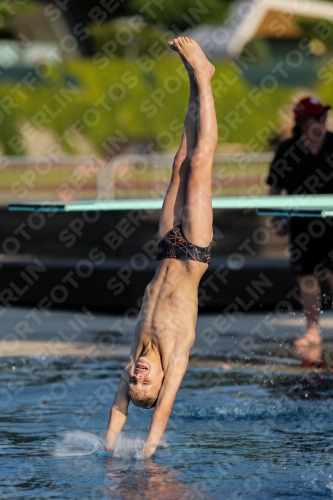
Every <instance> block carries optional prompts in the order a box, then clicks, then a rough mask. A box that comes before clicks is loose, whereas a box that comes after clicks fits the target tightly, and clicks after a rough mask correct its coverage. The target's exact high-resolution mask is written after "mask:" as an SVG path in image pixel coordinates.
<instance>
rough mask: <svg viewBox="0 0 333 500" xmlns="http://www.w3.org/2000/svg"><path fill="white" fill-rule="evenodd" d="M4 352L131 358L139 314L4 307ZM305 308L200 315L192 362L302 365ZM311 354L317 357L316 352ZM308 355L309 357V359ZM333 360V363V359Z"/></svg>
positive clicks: (325, 321)
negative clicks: (299, 342)
mask: <svg viewBox="0 0 333 500" xmlns="http://www.w3.org/2000/svg"><path fill="white" fill-rule="evenodd" d="M2 312H3V314H2V317H1V322H0V356H1V357H15V356H37V357H43V358H44V357H48V356H52V357H54V356H66V357H70V356H73V357H86V358H92V359H95V358H104V359H105V358H106V359H126V358H127V357H128V354H129V350H130V344H131V340H132V335H133V330H134V325H135V318H133V317H132V316H131V317H128V316H122V315H108V314H105V313H96V312H91V311H88V310H87V309H85V310H81V311H69V310H50V311H47V314H45V312H42V311H40V310H37V309H35V308H33V309H30V308H21V307H11V308H9V309H6V310H2ZM302 317H303V316H302V314H301V312H297V313H292V314H291V315H288V314H287V315H284V316H281V315H280V317H277V316H276V315H274V314H273V313H267V312H265V313H263V314H259V313H244V314H234V315H232V316H223V315H219V314H214V315H203V314H202V315H199V318H198V323H197V335H196V341H195V344H194V346H193V348H192V351H191V362H192V363H200V362H203V363H207V362H209V363H220V362H221V361H222V362H224V363H225V364H226V367H227V366H228V364H230V365H231V366H232V365H233V364H234V363H235V362H237V363H238V364H239V363H243V362H245V363H246V362H249V361H251V362H252V363H259V364H260V363H266V364H267V361H268V360H269V361H270V362H272V363H281V364H283V363H287V364H289V365H293V364H294V365H299V364H300V361H299V355H298V354H297V353H296V351H295V348H294V347H293V340H294V339H295V338H297V337H299V336H301V334H302V332H303V331H304V320H302ZM321 326H322V334H323V338H324V344H323V346H324V353H325V356H326V359H327V356H328V355H329V357H330V358H332V351H333V312H332V311H328V312H324V313H323V315H322V318H321ZM310 357H311V356H310ZM306 359H308V358H306ZM332 364H333V362H332Z"/></svg>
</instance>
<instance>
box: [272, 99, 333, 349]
mask: <svg viewBox="0 0 333 500" xmlns="http://www.w3.org/2000/svg"><path fill="white" fill-rule="evenodd" d="M329 109H330V106H324V105H323V104H322V103H321V102H320V101H318V100H317V99H315V98H314V97H307V98H305V99H302V100H301V101H299V102H298V103H297V104H296V106H295V107H294V108H293V112H294V117H295V127H294V129H293V137H292V138H290V139H287V140H285V141H282V142H281V143H280V144H279V146H278V149H277V152H276V154H275V157H274V159H273V162H272V164H271V167H270V172H269V175H268V178H267V184H269V185H270V192H269V194H270V195H278V194H280V193H281V191H282V190H285V191H287V193H288V194H299V195H302V194H313V195H316V194H331V193H332V194H333V133H331V132H328V131H327V129H326V118H327V112H328V110H329ZM287 231H288V229H287V228H286V225H283V224H281V223H279V222H277V224H276V226H275V233H276V234H278V235H280V236H283V235H285V234H286V233H287ZM290 254H291V268H292V271H293V272H294V274H295V275H296V277H297V282H298V285H299V288H300V293H301V298H302V301H303V307H304V311H305V316H306V321H307V330H306V332H305V333H304V335H303V336H302V337H301V338H300V339H297V340H295V345H297V346H307V345H310V344H320V343H321V342H322V338H321V335H320V329H319V318H320V312H321V291H320V279H323V278H324V279H327V280H328V281H329V284H330V286H331V289H332V292H333V274H332V273H333V220H332V219H320V218H307V217H305V218H301V217H292V218H291V221H290Z"/></svg>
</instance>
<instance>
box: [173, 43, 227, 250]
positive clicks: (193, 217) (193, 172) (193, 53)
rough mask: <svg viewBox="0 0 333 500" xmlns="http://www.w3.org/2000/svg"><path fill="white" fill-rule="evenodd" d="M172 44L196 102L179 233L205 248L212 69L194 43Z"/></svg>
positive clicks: (209, 219)
mask: <svg viewBox="0 0 333 500" xmlns="http://www.w3.org/2000/svg"><path fill="white" fill-rule="evenodd" d="M173 43H174V44H175V46H176V47H177V51H178V52H179V53H180V54H181V56H182V57H183V58H185V59H186V61H187V62H188V64H189V65H190V66H191V68H192V70H193V73H194V78H195V81H196V83H197V87H198V101H199V110H198V134H197V143H196V147H195V150H194V152H193V154H192V155H191V158H190V162H189V169H188V174H187V186H186V204H185V209H184V213H183V220H182V230H183V234H184V236H185V237H186V238H187V239H188V240H189V241H190V242H191V243H193V244H195V245H198V246H201V247H206V246H208V245H209V244H210V242H211V239H212V232H213V231H212V224H213V210H212V193H211V182H212V180H211V178H212V166H213V159H214V154H215V149H216V145H217V134H218V132H217V121H216V113H215V105H214V99H213V94H212V89H211V83H210V82H211V78H212V76H213V74H214V71H215V68H214V66H213V65H212V64H211V63H210V62H209V61H208V59H207V58H206V56H205V54H204V53H203V51H202V50H201V48H200V47H199V45H198V44H197V43H196V42H195V41H194V40H191V39H189V38H183V37H179V38H176V39H175V40H174V41H173Z"/></svg>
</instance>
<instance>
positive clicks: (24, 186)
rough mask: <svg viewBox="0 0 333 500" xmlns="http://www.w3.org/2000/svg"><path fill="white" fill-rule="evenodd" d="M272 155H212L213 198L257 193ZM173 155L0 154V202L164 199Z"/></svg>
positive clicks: (263, 189) (263, 190) (264, 190)
mask: <svg viewBox="0 0 333 500" xmlns="http://www.w3.org/2000/svg"><path fill="white" fill-rule="evenodd" d="M271 159H272V153H271V152H267V153H258V154H254V153H248V154H245V153H242V154H217V155H216V156H215V160H214V165H213V175H212V193H213V196H215V197H218V196H260V195H264V194H266V193H267V186H266V184H265V180H266V177H267V172H268V168H269V163H270V161H271ZM172 161H173V155H170V154H168V155H166V154H164V155H157V154H150V155H118V156H116V157H114V158H113V159H112V160H111V161H109V162H107V161H105V160H104V159H102V158H99V157H97V156H96V155H90V156H68V157H67V156H66V157H61V158H60V157H59V158H56V157H53V158H50V157H36V158H32V157H8V156H7V157H2V158H0V196H1V200H2V203H5V204H6V203H10V202H13V201H15V202H20V201H21V202H22V203H23V202H26V201H40V202H42V201H80V200H94V199H100V200H103V199H105V200H109V199H129V198H163V197H164V194H165V191H166V188H167V186H168V183H169V181H170V177H171V169H172Z"/></svg>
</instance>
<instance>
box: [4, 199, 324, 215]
mask: <svg viewBox="0 0 333 500" xmlns="http://www.w3.org/2000/svg"><path fill="white" fill-rule="evenodd" d="M212 203H213V208H215V209H222V210H246V211H247V210H257V213H258V214H259V215H274V216H286V217H333V194H332V195H331V194H328V195H326V194H325V195H301V194H300V195H280V196H228V197H225V198H222V197H219V198H213V200H212ZM162 204H163V199H126V200H87V201H85V200H84V201H70V202H57V201H50V202H28V203H11V204H9V205H8V207H7V208H8V210H9V211H13V212H14V211H15V212H18V211H24V212H86V211H112V210H158V209H160V208H162Z"/></svg>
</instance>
